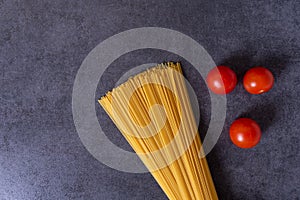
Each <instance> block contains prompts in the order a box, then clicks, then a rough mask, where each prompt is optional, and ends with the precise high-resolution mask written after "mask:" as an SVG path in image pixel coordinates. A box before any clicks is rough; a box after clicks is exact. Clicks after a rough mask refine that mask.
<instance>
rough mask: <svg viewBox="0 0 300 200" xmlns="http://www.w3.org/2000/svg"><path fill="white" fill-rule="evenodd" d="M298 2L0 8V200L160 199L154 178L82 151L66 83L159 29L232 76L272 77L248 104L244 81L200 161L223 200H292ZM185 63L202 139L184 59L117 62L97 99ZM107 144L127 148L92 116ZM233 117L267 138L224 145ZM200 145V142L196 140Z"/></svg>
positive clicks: (102, 118)
mask: <svg viewBox="0 0 300 200" xmlns="http://www.w3.org/2000/svg"><path fill="white" fill-rule="evenodd" d="M299 21H300V3H299V1H298V0H291V1H272V0H270V1H251V0H247V1H235V0H229V1H216V0H210V1H191V2H187V1H185V2H182V1H177V2H175V1H164V2H162V1H154V0H153V1H116V0H102V1H85V0H80V1H33V0H24V1H13V0H0V67H1V70H0V77H1V78H0V85H1V87H0V91H1V92H0V114H1V116H0V120H1V126H0V199H1V200H21V199H22V200H23V199H26V200H27V199H28V200H35V199H49V200H53V199H62V200H63V199H84V200H85V199H166V197H165V195H164V194H163V192H162V191H161V189H160V188H159V186H158V185H157V184H156V183H155V181H154V180H153V179H152V177H151V175H150V174H130V173H123V172H119V171H116V170H114V169H110V168H108V167H107V166H105V165H103V164H101V163H100V162H99V161H97V160H96V159H94V158H93V157H92V156H91V155H90V154H89V152H88V151H87V150H86V149H85V148H84V146H83V145H82V143H81V141H80V139H79V137H78V135H77V133H76V130H75V127H74V123H73V119H72V111H71V95H72V87H73V81H74V79H75V76H76V72H77V70H78V69H79V66H80V64H81V62H82V61H83V59H84V58H85V57H86V56H87V54H88V53H89V52H90V51H91V50H92V49H93V48H94V47H95V46H96V45H98V44H99V43H100V42H101V41H103V40H105V39H106V38H108V37H109V36H112V35H114V34H116V33H119V32H121V31H125V30H127V29H131V28H136V27H144V26H159V27H165V28H170V29H174V30H177V31H180V32H182V33H184V34H187V35H189V36H190V37H192V38H193V39H195V40H196V41H198V42H199V43H200V44H202V45H203V46H204V47H205V48H206V50H207V51H208V52H209V53H210V55H211V56H212V58H213V59H214V60H215V62H216V63H217V64H227V65H229V66H231V67H232V68H233V69H234V70H236V72H237V74H238V76H239V78H241V77H242V75H243V74H244V72H245V71H246V70H247V69H248V68H250V67H252V66H254V65H263V66H266V67H268V68H269V69H270V70H271V71H272V72H273V73H274V75H275V79H276V83H275V86H274V88H273V89H272V90H271V91H270V92H268V93H266V94H263V95H258V96H255V95H250V94H248V93H246V92H245V90H244V89H243V88H242V85H241V83H240V84H239V85H238V86H237V88H236V89H235V90H234V92H232V93H231V94H229V95H228V98H227V99H228V105H227V108H228V112H227V119H226V124H225V127H224V130H223V133H222V135H221V137H220V139H219V141H218V143H217V145H216V146H215V148H214V150H213V151H212V152H211V153H210V154H209V155H208V162H209V166H210V168H211V173H212V176H213V179H214V181H215V185H216V189H217V191H218V194H219V197H220V199H233V200H235V199H243V200H248V199H249V200H250V199H270V200H276V199H283V200H287V199H299V196H300V188H299V185H300V181H299V180H300V155H299V150H300V149H299V146H300V145H299V138H300V135H299V134H300V132H299V131H300V123H299V122H300V121H299V120H300V117H299V114H298V112H299V108H300V105H299V95H300V94H299V93H300V89H299V84H300V82H299V75H300V67H299V64H300V51H299V50H300V41H299V40H300V37H299V36H300V33H299V31H300V24H299V23H300V22H299ZM167 60H174V61H177V60H181V61H182V64H183V67H184V72H185V75H186V76H187V78H188V79H189V80H190V82H191V84H192V86H193V87H194V89H195V91H196V92H197V95H198V98H199V101H200V102H201V105H200V107H201V117H202V119H201V123H200V130H201V133H205V130H206V129H207V125H208V123H209V114H210V111H209V109H207V107H209V105H210V103H209V97H208V96H207V95H208V93H207V88H205V86H204V85H203V80H202V79H201V77H200V75H199V74H197V73H192V70H193V68H192V66H190V64H189V63H187V62H186V61H185V60H184V59H182V58H180V57H178V56H176V55H173V54H171V53H167V52H161V51H158V50H150V49H148V50H143V51H136V52H132V53H129V54H126V55H124V56H122V57H120V58H119V59H117V60H116V61H115V62H114V63H113V64H112V65H111V66H110V68H109V69H108V70H107V71H106V73H105V76H103V78H102V80H100V82H99V87H98V88H99V90H98V93H97V96H98V97H100V96H101V95H103V94H104V92H105V91H106V90H108V89H111V87H112V86H113V85H114V83H115V82H116V81H117V80H118V78H119V77H120V76H121V74H122V73H125V72H126V70H128V69H130V67H133V66H137V65H140V64H143V63H149V62H163V61H167ZM96 108H97V113H98V117H99V122H100V124H101V125H103V126H104V128H103V129H104V131H106V133H107V134H108V137H109V138H110V139H111V140H112V141H113V142H114V143H115V144H117V145H119V146H121V147H122V148H124V149H128V150H130V148H129V146H128V145H127V143H126V142H125V141H124V140H123V138H122V137H121V136H120V134H119V132H118V131H117V130H116V128H115V127H114V126H113V124H112V123H111V121H110V120H109V119H108V117H107V116H106V115H105V113H104V112H103V110H102V109H101V108H100V106H98V105H97V106H96ZM239 116H249V117H252V118H253V119H255V120H257V122H258V123H259V124H260V125H261V127H262V129H263V136H262V139H261V142H260V143H259V145H258V146H256V147H255V148H253V149H249V150H243V149H239V148H237V147H235V146H234V145H233V144H232V143H231V142H230V139H229V136H228V127H229V125H230V123H231V122H232V121H233V120H234V119H235V118H237V117H239ZM201 136H202V137H203V135H202V134H201Z"/></svg>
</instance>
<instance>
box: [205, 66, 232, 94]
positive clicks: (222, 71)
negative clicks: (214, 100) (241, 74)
mask: <svg viewBox="0 0 300 200" xmlns="http://www.w3.org/2000/svg"><path fill="white" fill-rule="evenodd" d="M206 83H207V85H208V87H209V89H211V91H213V92H214V93H216V94H228V93H230V92H231V91H232V90H233V89H234V88H235V86H236V83H237V78H236V74H235V73H234V71H232V70H231V69H230V68H229V67H226V66H218V67H215V68H213V69H212V70H211V71H210V72H209V73H208V75H207V77H206Z"/></svg>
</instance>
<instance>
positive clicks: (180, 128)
mask: <svg viewBox="0 0 300 200" xmlns="http://www.w3.org/2000/svg"><path fill="white" fill-rule="evenodd" d="M99 103H100V104H101V106H102V107H103V108H104V110H105V111H106V112H107V114H108V115H109V116H110V118H111V119H112V120H113V121H114V123H115V125H116V126H117V127H118V128H119V130H120V131H121V133H122V134H123V136H124V137H125V138H126V140H127V141H128V143H129V144H130V145H131V146H132V148H133V149H134V151H135V152H136V153H137V155H138V156H139V157H140V158H141V160H142V161H143V163H144V164H145V166H146V167H147V168H148V169H149V171H150V172H151V174H152V175H153V177H154V178H155V180H156V181H157V182H158V184H159V185H160V187H161V188H162V190H163V191H164V192H165V194H166V195H167V196H168V198H169V199H172V200H173V199H174V200H192V199H195V200H215V199H218V197H217V193H216V191H215V187H214V184H213V181H212V178H211V174H210V171H209V168H208V165H207V162H206V159H205V158H200V157H199V155H200V148H201V141H200V137H199V134H198V132H197V124H196V122H195V118H194V115H193V111H192V108H191V105H190V101H189V96H188V92H187V89H186V85H185V80H184V78H183V76H182V71H181V66H180V64H179V63H175V64H174V63H172V62H169V63H166V64H159V65H157V66H156V67H153V68H151V69H148V70H147V71H145V72H142V73H140V74H138V75H136V76H134V77H132V78H130V79H129V80H128V81H126V82H125V83H123V84H122V85H120V86H118V87H117V88H114V89H113V90H112V91H110V92H108V93H107V94H106V95H105V96H103V97H102V98H101V99H100V100H99ZM193 133H195V134H193Z"/></svg>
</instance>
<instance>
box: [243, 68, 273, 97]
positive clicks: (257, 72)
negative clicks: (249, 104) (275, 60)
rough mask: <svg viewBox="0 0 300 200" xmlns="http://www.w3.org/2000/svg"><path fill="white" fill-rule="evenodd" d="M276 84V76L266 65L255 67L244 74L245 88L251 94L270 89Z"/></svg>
mask: <svg viewBox="0 0 300 200" xmlns="http://www.w3.org/2000/svg"><path fill="white" fill-rule="evenodd" d="M273 84H274V76H273V74H272V73H271V72H270V70H268V69H266V68H264V67H254V68H252V69H250V70H248V71H247V72H246V74H245V76H244V88H245V89H246V90H247V91H248V92H249V93H251V94H261V93H264V92H267V91H269V90H270V89H271V88H272V87H273Z"/></svg>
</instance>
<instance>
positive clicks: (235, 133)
mask: <svg viewBox="0 0 300 200" xmlns="http://www.w3.org/2000/svg"><path fill="white" fill-rule="evenodd" d="M229 134H230V139H231V141H232V142H233V144H235V145H236V146H238V147H240V148H252V147H254V146H255V145H257V143H258V142H259V140H260V138H261V130H260V127H259V125H258V124H257V123H256V122H255V121H254V120H252V119H249V118H240V119H237V120H235V121H234V122H233V123H232V124H231V126H230V130H229Z"/></svg>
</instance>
